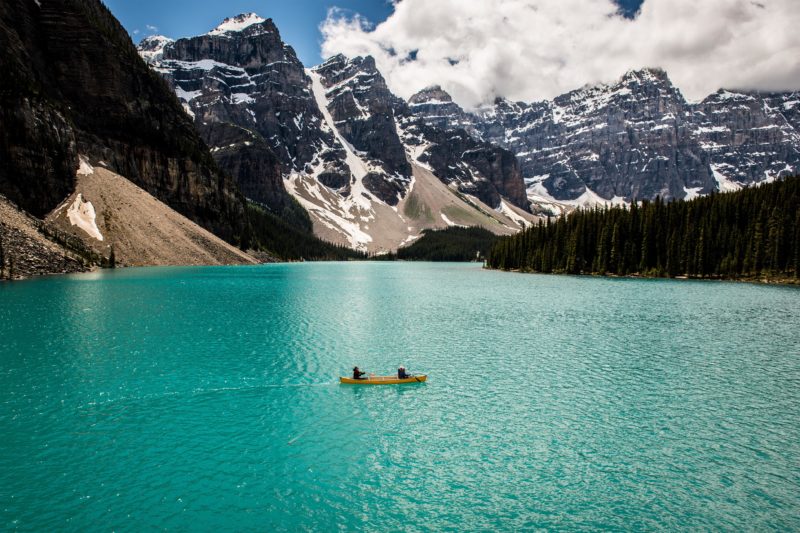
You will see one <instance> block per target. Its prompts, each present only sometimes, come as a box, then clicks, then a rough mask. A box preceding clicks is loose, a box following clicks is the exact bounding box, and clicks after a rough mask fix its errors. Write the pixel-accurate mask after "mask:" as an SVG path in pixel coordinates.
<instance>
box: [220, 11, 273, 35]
mask: <svg viewBox="0 0 800 533" xmlns="http://www.w3.org/2000/svg"><path fill="white" fill-rule="evenodd" d="M265 21H266V19H264V18H261V17H259V16H258V15H256V14H255V13H243V14H241V15H237V16H235V17H231V18H226V19H225V20H223V21H222V24H220V25H219V26H217V27H216V28H214V29H213V30H211V31H210V32H208V35H217V36H221V35H226V34H227V33H230V32H239V31H242V30H244V29H245V28H249V27H250V26H252V25H253V24H261V23H262V22H265Z"/></svg>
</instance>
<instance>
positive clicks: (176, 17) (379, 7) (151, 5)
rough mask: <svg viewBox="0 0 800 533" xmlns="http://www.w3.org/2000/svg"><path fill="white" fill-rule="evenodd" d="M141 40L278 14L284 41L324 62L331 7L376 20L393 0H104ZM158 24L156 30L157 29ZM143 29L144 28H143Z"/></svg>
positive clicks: (303, 56) (310, 60) (306, 58)
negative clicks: (322, 29) (242, 16)
mask: <svg viewBox="0 0 800 533" xmlns="http://www.w3.org/2000/svg"><path fill="white" fill-rule="evenodd" d="M104 1H105V4H106V6H108V8H109V9H111V12H112V13H114V15H115V16H116V17H117V18H118V19H119V20H120V22H122V25H123V26H125V29H126V30H128V33H130V34H131V38H132V39H133V41H134V42H135V43H138V42H139V41H140V40H141V39H142V38H143V37H145V36H147V35H153V34H156V33H157V34H160V35H166V36H167V37H172V38H173V39H177V38H180V37H190V36H192V35H198V34H202V33H205V32H207V31H209V30H211V29H213V28H214V27H215V26H216V25H217V24H219V23H220V22H222V20H223V19H225V18H226V17H231V16H234V15H238V14H239V13H249V12H254V13H257V14H259V15H261V16H262V17H264V18H272V19H273V20H274V21H275V24H277V26H278V29H279V30H280V32H281V37H283V40H284V41H286V42H287V43H289V44H290V45H292V46H293V47H294V49H295V51H296V52H297V55H298V56H299V57H300V60H301V61H303V63H304V64H306V65H307V66H311V65H316V64H318V63H320V62H321V61H322V58H321V57H320V55H319V53H320V46H319V45H320V40H321V38H322V37H321V35H320V33H319V25H320V23H321V22H322V21H323V20H325V17H326V16H327V14H328V9H330V8H332V7H338V8H341V9H344V10H346V12H347V11H349V12H351V13H359V14H361V15H362V16H364V17H366V18H367V19H368V20H369V21H371V22H373V23H378V22H381V21H383V20H385V19H386V17H388V16H389V15H390V14H391V12H392V4H391V2H389V1H388V0H335V1H334V0H289V1H286V0H226V1H225V2H220V1H218V0H104ZM154 28H155V29H154ZM137 31H138V32H137Z"/></svg>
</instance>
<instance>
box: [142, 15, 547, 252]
mask: <svg viewBox="0 0 800 533" xmlns="http://www.w3.org/2000/svg"><path fill="white" fill-rule="evenodd" d="M139 53H140V55H141V56H142V58H144V59H145V60H146V61H147V62H148V63H149V64H150V65H151V67H152V68H153V70H154V71H155V72H157V73H159V74H160V75H161V76H163V77H164V79H166V80H167V82H168V83H169V84H170V85H171V86H172V87H173V89H174V91H175V93H176V95H177V96H178V97H179V98H180V100H181V102H182V105H183V108H184V110H185V112H186V114H187V115H188V116H190V117H191V118H192V119H193V121H194V125H195V127H196V129H197V131H198V132H199V134H200V135H201V136H202V137H203V139H204V140H205V142H206V143H207V144H208V145H209V146H210V147H211V152H212V154H213V156H214V159H215V160H216V162H217V164H219V166H220V167H221V168H222V169H223V170H225V171H227V172H228V173H229V174H231V175H232V176H234V177H235V178H236V180H237V181H238V183H239V186H240V187H241V189H242V191H243V192H244V194H245V195H246V196H247V197H248V198H249V199H250V200H252V201H255V202H257V203H259V204H261V205H263V206H265V207H267V208H268V209H270V210H271V211H272V212H275V213H279V214H281V213H283V214H285V212H286V210H287V208H288V209H289V210H290V211H292V212H294V211H296V210H295V208H294V207H293V206H295V205H296V204H297V203H298V202H299V204H300V205H302V207H303V208H304V209H305V210H306V211H307V213H308V214H309V215H310V218H311V222H312V224H313V228H314V232H315V233H316V234H317V235H319V236H321V237H324V238H326V239H328V240H331V241H333V242H337V243H341V244H346V245H348V246H351V247H354V248H358V249H362V250H369V251H371V252H382V251H390V250H394V249H396V248H397V247H398V246H400V245H401V244H403V243H406V242H410V241H412V240H414V239H415V238H418V237H419V236H420V235H421V232H422V230H423V229H426V228H442V227H448V226H451V225H482V226H485V227H487V228H488V229H490V230H491V231H494V232H495V233H501V234H505V233H511V232H514V231H517V230H519V229H520V228H521V227H523V226H524V225H525V224H528V223H530V222H531V221H532V220H533V219H534V218H533V217H532V216H531V215H530V213H528V200H527V197H526V195H525V187H524V182H523V181H522V175H521V173H520V171H519V166H518V165H517V162H516V159H515V158H514V156H513V154H511V153H510V152H508V151H507V150H505V149H504V148H501V147H498V146H493V145H490V144H488V143H486V142H484V141H482V140H480V139H475V138H474V137H472V136H470V135H464V136H463V139H461V140H460V142H459V143H453V142H452V141H453V140H454V139H455V138H456V137H455V135H454V132H453V131H451V130H449V129H448V130H445V129H440V128H435V127H430V126H428V125H425V124H423V123H422V122H421V121H420V120H419V119H418V118H417V117H415V116H414V113H413V112H412V111H411V110H410V109H409V106H408V104H407V103H406V102H405V101H403V100H402V99H401V98H398V97H397V96H395V95H394V94H392V92H391V91H390V90H389V88H388V86H387V84H386V81H385V80H384V78H383V76H382V75H381V74H380V72H379V71H378V69H377V68H376V66H375V61H374V59H373V58H371V57H356V58H347V57H344V56H334V57H332V58H330V59H329V60H327V61H326V62H325V63H323V64H322V65H319V66H317V67H315V68H313V69H304V68H303V65H302V64H301V63H300V61H299V60H298V59H297V56H296V55H295V53H294V50H293V49H292V48H291V47H290V46H288V45H286V44H285V43H284V42H283V41H282V40H281V38H280V34H279V32H278V29H277V28H276V27H275V25H274V23H273V22H272V21H271V20H269V19H263V18H261V17H259V16H257V15H255V14H252V13H250V14H242V15H239V16H236V17H233V18H230V19H226V20H225V21H223V22H222V24H220V25H219V26H218V27H217V28H215V29H213V30H211V31H210V32H208V33H207V34H205V35H199V36H195V37H191V38H187V39H178V40H177V41H171V40H169V39H167V38H163V37H154V38H147V39H145V40H143V41H142V42H141V43H140V44H139ZM462 155H464V157H462ZM293 216H294V217H295V218H297V215H296V214H295V215H293Z"/></svg>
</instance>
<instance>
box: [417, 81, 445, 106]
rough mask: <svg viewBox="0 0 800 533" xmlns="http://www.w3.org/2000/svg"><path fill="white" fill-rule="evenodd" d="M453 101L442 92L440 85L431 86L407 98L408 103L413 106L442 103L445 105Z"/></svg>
mask: <svg viewBox="0 0 800 533" xmlns="http://www.w3.org/2000/svg"><path fill="white" fill-rule="evenodd" d="M452 101H453V97H452V96H450V94H449V93H448V92H447V91H445V90H443V89H442V87H441V86H440V85H431V86H430V87H425V88H424V89H422V90H421V91H419V92H417V93H416V94H414V95H413V96H412V97H411V98H409V100H408V102H409V103H410V104H412V105H414V104H429V103H442V104H447V103H450V102H452Z"/></svg>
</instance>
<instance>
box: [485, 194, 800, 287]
mask: <svg viewBox="0 0 800 533" xmlns="http://www.w3.org/2000/svg"><path fill="white" fill-rule="evenodd" d="M798 207H800V178H787V179H785V180H783V181H779V182H775V183H771V184H767V185H763V186H761V187H754V188H750V189H745V190H742V191H737V192H734V193H728V194H712V195H710V196H705V197H702V198H697V199H695V200H692V201H688V202H684V201H676V202H672V203H664V202H662V201H660V200H658V199H657V200H656V201H654V202H642V203H641V204H640V205H639V206H637V205H632V206H631V207H630V208H621V207H612V208H596V209H591V210H582V211H576V212H573V213H571V214H569V215H567V216H564V217H561V218H558V219H557V220H555V221H552V222H549V223H540V224H539V225H537V226H534V227H532V228H529V229H527V230H525V231H524V232H522V233H518V234H517V235H514V236H511V237H506V238H503V239H501V240H500V241H498V242H497V244H496V245H495V246H494V247H493V248H492V250H491V252H490V253H489V256H488V261H487V266H488V267H489V268H496V269H502V270H522V271H530V272H555V273H568V274H612V275H645V276H670V277H675V276H689V277H699V278H705V277H708V278H730V279H736V278H742V279H748V278H755V277H770V278H777V279H789V278H791V279H797V278H798V275H800V257H798V254H800V209H798Z"/></svg>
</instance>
